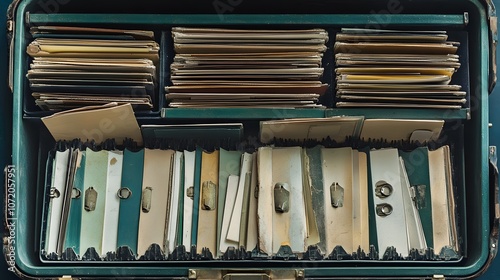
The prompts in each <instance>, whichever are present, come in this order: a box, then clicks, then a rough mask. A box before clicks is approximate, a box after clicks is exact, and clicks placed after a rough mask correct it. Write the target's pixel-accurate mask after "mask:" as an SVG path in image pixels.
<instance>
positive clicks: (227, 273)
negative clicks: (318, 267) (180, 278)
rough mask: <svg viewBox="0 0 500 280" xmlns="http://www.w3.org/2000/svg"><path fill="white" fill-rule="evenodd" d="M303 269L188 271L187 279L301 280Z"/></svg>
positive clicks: (303, 274) (303, 275)
mask: <svg viewBox="0 0 500 280" xmlns="http://www.w3.org/2000/svg"><path fill="white" fill-rule="evenodd" d="M304 277H305V272H304V270H303V269H272V270H217V269H190V270H189V271H188V279H190V280H204V279H223V280H253V279H255V280H262V279H269V280H271V279H273V280H275V279H276V280H284V279H286V280H303V279H304Z"/></svg>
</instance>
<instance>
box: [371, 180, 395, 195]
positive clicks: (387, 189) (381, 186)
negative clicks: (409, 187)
mask: <svg viewBox="0 0 500 280" xmlns="http://www.w3.org/2000/svg"><path fill="white" fill-rule="evenodd" d="M392 192H393V188H392V186H391V184H389V183H387V182H385V181H379V182H377V183H376V184H375V195H376V196H377V197H379V198H386V197H388V196H390V195H391V194H392Z"/></svg>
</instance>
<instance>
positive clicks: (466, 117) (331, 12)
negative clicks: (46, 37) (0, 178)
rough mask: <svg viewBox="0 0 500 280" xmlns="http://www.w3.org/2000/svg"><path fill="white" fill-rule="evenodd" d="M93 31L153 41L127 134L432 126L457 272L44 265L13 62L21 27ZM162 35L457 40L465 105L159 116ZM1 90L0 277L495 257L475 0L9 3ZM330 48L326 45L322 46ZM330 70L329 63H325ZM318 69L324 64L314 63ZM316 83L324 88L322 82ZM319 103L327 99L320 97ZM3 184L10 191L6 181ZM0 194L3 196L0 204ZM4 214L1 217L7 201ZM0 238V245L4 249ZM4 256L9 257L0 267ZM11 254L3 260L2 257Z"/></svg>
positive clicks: (43, 150)
mask: <svg viewBox="0 0 500 280" xmlns="http://www.w3.org/2000/svg"><path fill="white" fill-rule="evenodd" d="M44 24H45V25H47V24H53V25H77V26H105V27H116V28H132V29H148V30H153V31H155V34H156V41H157V42H158V43H160V49H161V50H160V57H161V61H162V64H161V65H160V82H159V88H160V90H159V94H158V96H157V99H156V101H155V107H154V109H153V110H151V111H150V112H147V113H143V114H137V115H136V116H137V119H138V121H139V124H166V123H185V122H200V121H203V122H207V121H208V122H222V121H224V122H230V121H236V122H244V123H245V124H249V126H251V127H252V126H254V127H255V126H257V124H258V121H259V120H264V119H283V118H299V117H319V118H322V117H329V116H338V115H352V116H359V115H362V116H365V118H403V119H411V118H418V119H444V120H446V121H447V127H448V131H450V137H451V140H449V141H450V142H451V143H454V144H456V145H457V147H458V149H463V155H464V156H463V158H461V157H458V158H457V159H455V160H458V161H459V162H460V166H459V171H458V172H463V177H464V181H465V182H464V185H465V187H464V188H463V189H461V190H459V197H460V199H459V200H458V203H459V205H458V208H459V213H461V214H462V215H463V217H462V218H464V221H466V222H464V223H463V224H462V225H463V228H462V229H461V230H462V232H463V234H462V237H463V238H464V239H465V240H464V243H465V244H466V247H465V252H464V253H463V258H461V259H460V260H459V261H450V262H447V261H422V262H418V261H417V262H412V261H352V260H351V261H350V260H343V261H332V260H287V261H285V260H241V261H237V260H211V261H208V260H206V261H204V260H197V261H161V262H154V261H152V262H148V261H134V262H125V261H110V262H75V263H64V262H62V263H58V262H46V261H43V260H42V259H40V240H41V237H40V235H41V234H40V228H42V226H41V223H42V221H43V217H42V209H43V196H44V190H43V187H42V186H43V185H44V182H43V180H44V178H43V174H44V171H45V161H46V157H47V154H48V151H49V150H50V149H51V148H52V147H53V145H54V142H53V141H52V140H51V139H50V138H51V137H50V134H49V133H48V131H47V130H46V128H45V127H44V126H43V124H42V123H41V121H40V117H41V116H44V115H46V114H45V113H44V112H41V111H38V110H37V109H36V108H34V107H32V105H30V104H28V102H27V96H29V94H28V87H29V85H28V82H27V79H26V73H27V70H28V66H29V62H28V61H29V58H28V55H27V54H26V52H25V50H26V47H27V45H28V43H29V40H30V35H29V27H30V26H33V25H44ZM172 26H219V27H266V28H269V27H280V28H302V27H304V28H310V27H321V28H325V29H327V30H328V31H329V32H332V33H333V32H336V30H339V29H340V28H341V27H359V28H377V29H416V30H418V29H430V30H449V31H459V32H463V31H465V32H467V35H468V54H467V57H468V61H465V63H466V64H467V65H468V71H469V75H468V78H469V88H470V101H469V102H470V103H469V105H470V106H469V108H465V109H460V110H434V109H391V110H385V109H343V108H335V107H334V106H333V104H329V103H328V102H329V101H324V102H326V103H325V104H326V105H327V108H326V109H252V108H243V109H227V108H224V109H216V108H214V109H177V108H167V103H166V100H164V98H163V93H162V89H163V87H164V86H165V85H167V83H168V79H169V73H168V69H169V65H168V63H169V62H171V61H172V59H173V58H172V55H173V51H172V48H171V44H172V42H171V41H170V38H169V30H170V28H171V27H172ZM7 28H8V32H9V33H8V36H9V38H8V43H9V47H10V61H9V66H10V77H9V85H10V87H11V90H12V94H13V104H12V106H13V107H12V108H13V124H12V126H13V138H12V166H10V167H7V168H6V173H5V174H6V177H5V178H6V195H5V199H6V209H5V213H6V223H7V225H10V227H9V226H8V227H7V230H6V231H5V237H4V254H5V257H6V259H7V261H8V265H9V267H10V269H11V270H12V271H14V272H15V273H16V274H17V275H18V276H20V277H23V278H26V279H61V278H62V279H64V278H63V276H64V277H68V279H71V278H74V279H101V278H102V279H144V278H149V279H219V278H222V277H226V279H233V277H234V279H249V278H251V279H253V278H252V277H255V279H257V278H258V277H260V278H258V279H261V278H262V279H264V278H266V277H270V278H271V279H304V278H305V279H326V278H339V279H360V278H362V279H444V278H446V279H458V278H460V279H461V278H470V277H475V276H477V275H479V274H481V273H482V272H483V271H484V270H485V269H486V268H487V267H488V265H489V264H490V262H491V260H492V259H493V258H494V256H495V255H496V251H497V249H496V246H497V238H498V220H499V219H500V210H499V208H500V206H499V204H498V183H497V182H498V180H497V173H498V171H497V170H496V167H495V165H494V164H491V163H490V159H491V158H493V157H494V155H495V152H496V151H495V149H494V148H491V149H490V147H489V146H488V123H489V121H488V106H489V105H488V94H489V92H490V91H491V89H492V88H493V86H494V84H495V80H496V64H495V61H496V60H495V47H496V40H497V38H496V36H497V34H496V15H495V9H494V7H493V4H492V3H491V2H490V1H488V0H485V1H480V0H457V1H450V0H439V1H436V0H371V1H369V0H356V1H347V0H314V1H307V0H291V1H283V0H272V1H262V0H251V1H250V0H246V1H244V0H227V1H226V0H215V1H197V0H187V1H177V2H172V1H159V0H143V1H115V0H108V1H104V2H103V1H97V0H88V1H78V0H46V1H45V0H41V1H38V0H37V1H33V0H17V1H14V2H13V3H12V4H11V7H10V9H9V11H8V23H7ZM329 44H330V45H329V46H331V42H330V43H329ZM325 56H326V58H325V59H328V58H330V59H331V60H332V62H330V63H332V64H333V55H332V53H331V52H330V53H329V54H326V55H325ZM324 61H325V60H324ZM327 67H330V71H329V73H330V74H326V75H325V77H324V79H326V80H330V81H332V80H333V79H334V77H333V76H334V74H332V73H333V71H332V69H333V66H327ZM330 94H332V93H331V92H330ZM9 179H10V180H9ZM9 194H10V196H9ZM9 198H11V199H12V202H11V204H10V206H9V201H8V199H9ZM9 237H11V238H10V239H9ZM9 254H11V255H9ZM12 254H14V255H15V256H13V257H12Z"/></svg>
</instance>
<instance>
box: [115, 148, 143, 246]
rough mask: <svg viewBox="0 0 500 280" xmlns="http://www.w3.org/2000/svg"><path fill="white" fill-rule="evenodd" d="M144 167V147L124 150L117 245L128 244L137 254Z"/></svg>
mask: <svg viewBox="0 0 500 280" xmlns="http://www.w3.org/2000/svg"><path fill="white" fill-rule="evenodd" d="M143 168H144V149H141V150H139V151H136V152H134V151H131V150H129V149H125V151H124V152H123V169H122V180H121V182H122V184H121V189H120V193H123V194H121V195H120V210H119V213H120V214H119V217H118V237H117V246H118V247H120V246H128V247H129V248H130V249H131V250H132V252H133V253H134V254H137V253H138V252H137V237H138V228H139V215H140V210H141V192H142V181H143Z"/></svg>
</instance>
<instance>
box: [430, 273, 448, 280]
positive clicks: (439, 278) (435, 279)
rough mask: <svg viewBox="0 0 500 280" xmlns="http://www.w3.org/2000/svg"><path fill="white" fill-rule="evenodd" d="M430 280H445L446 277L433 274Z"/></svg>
mask: <svg viewBox="0 0 500 280" xmlns="http://www.w3.org/2000/svg"><path fill="white" fill-rule="evenodd" d="M432 280H446V277H444V275H442V274H435V275H432Z"/></svg>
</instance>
